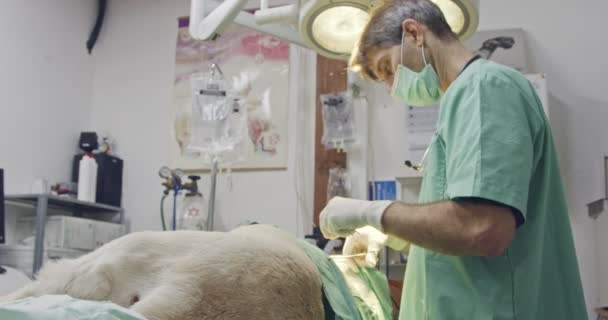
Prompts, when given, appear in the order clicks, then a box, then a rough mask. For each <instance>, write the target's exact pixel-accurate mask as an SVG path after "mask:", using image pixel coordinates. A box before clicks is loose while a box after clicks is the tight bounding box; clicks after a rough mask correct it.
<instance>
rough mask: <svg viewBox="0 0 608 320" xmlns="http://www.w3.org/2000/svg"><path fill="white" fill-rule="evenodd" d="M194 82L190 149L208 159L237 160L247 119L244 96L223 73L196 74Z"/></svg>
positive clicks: (193, 77)
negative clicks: (243, 103) (239, 94)
mask: <svg viewBox="0 0 608 320" xmlns="http://www.w3.org/2000/svg"><path fill="white" fill-rule="evenodd" d="M191 84H192V133H191V139H190V143H189V145H188V149H190V150H195V151H198V152H200V153H201V154H202V155H203V156H204V157H205V158H206V160H212V159H214V158H221V159H222V160H223V161H230V160H236V159H235V158H236V157H237V156H238V154H240V152H239V151H240V150H239V149H240V147H241V142H242V138H243V134H242V130H243V128H244V121H245V120H246V118H245V116H244V113H245V110H244V108H242V106H241V101H240V100H241V99H240V98H239V97H238V96H237V95H236V94H235V93H234V91H233V90H231V88H230V85H229V83H228V82H227V81H226V80H225V79H224V78H223V77H222V76H221V75H214V74H212V73H208V74H202V75H193V76H192V78H191Z"/></svg>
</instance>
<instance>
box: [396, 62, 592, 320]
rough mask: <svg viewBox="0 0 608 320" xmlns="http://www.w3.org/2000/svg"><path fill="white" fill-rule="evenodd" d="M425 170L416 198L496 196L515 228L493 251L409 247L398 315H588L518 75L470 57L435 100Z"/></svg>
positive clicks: (557, 194) (550, 150)
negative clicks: (505, 244)
mask: <svg viewBox="0 0 608 320" xmlns="http://www.w3.org/2000/svg"><path fill="white" fill-rule="evenodd" d="M423 168H424V178H423V182H422V187H421V192H420V199H419V201H420V203H430V202H437V201H442V200H458V199H466V198H478V199H485V200H490V201H494V202H497V203H500V204H503V205H506V206H508V207H511V208H512V209H514V213H515V214H516V217H518V218H517V219H516V220H517V221H518V228H517V230H516V233H515V239H514V240H513V242H512V243H511V245H510V247H509V248H508V249H507V250H506V251H505V252H504V254H502V255H501V256H498V257H456V256H450V255H445V254H440V253H436V252H433V251H431V250H427V249H424V248H421V247H417V246H412V248H411V250H410V255H409V258H408V265H407V270H406V272H405V283H404V292H403V297H402V302H401V310H400V315H399V319H400V320H426V319H430V320H506V319H509V320H511V319H517V320H540V319H547V320H549V319H551V320H562V319H563V320H575V319H576V320H583V319H588V317H587V311H586V307H585V301H584V298H583V290H582V287H581V281H580V275H579V270H578V264H577V258H576V252H575V249H574V242H573V239H572V231H571V229H570V221H569V219H568V211H567V206H566V201H565V197H564V191H563V187H562V181H561V178H560V172H559V166H558V161H557V156H556V150H555V146H554V143H553V138H552V135H551V129H550V128H549V123H548V121H547V119H546V117H545V114H544V111H543V108H542V103H541V101H540V99H539V98H538V96H537V95H536V92H535V90H534V88H533V87H532V85H531V84H530V83H529V82H528V81H527V80H526V79H525V78H524V77H523V76H522V75H521V74H520V73H519V72H517V71H516V70H513V69H511V68H508V67H505V66H502V65H499V64H496V63H493V62H490V61H487V60H481V59H479V60H477V61H475V62H473V63H471V64H470V65H469V66H468V67H467V68H466V69H465V70H464V71H463V72H462V73H461V74H460V75H459V76H458V78H457V79H456V80H455V81H454V82H453V83H452V84H451V85H450V87H449V88H448V90H447V91H446V93H445V95H444V96H443V98H442V101H441V105H440V111H439V119H438V121H437V130H436V133H435V137H434V139H433V141H432V143H431V144H430V148H429V153H428V156H427V160H426V162H425V163H423Z"/></svg>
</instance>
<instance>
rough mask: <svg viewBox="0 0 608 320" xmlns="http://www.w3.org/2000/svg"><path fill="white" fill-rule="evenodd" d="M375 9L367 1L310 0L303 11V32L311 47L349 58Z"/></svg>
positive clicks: (301, 26)
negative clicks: (372, 10)
mask: <svg viewBox="0 0 608 320" xmlns="http://www.w3.org/2000/svg"><path fill="white" fill-rule="evenodd" d="M371 8H372V5H371V3H370V1H368V0H348V1H328V0H309V1H308V2H307V3H305V4H304V6H303V7H302V10H301V11H300V33H302V36H303V38H304V41H305V42H306V43H307V44H308V46H309V47H311V48H313V49H314V50H315V51H317V52H319V53H320V54H322V55H324V56H327V57H330V58H334V59H348V57H349V56H350V53H351V51H352V49H353V46H354V44H355V42H356V41H357V40H359V37H360V36H361V33H362V32H363V29H364V28H365V25H366V24H367V21H368V20H369V11H370V9H371Z"/></svg>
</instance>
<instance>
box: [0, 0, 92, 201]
mask: <svg viewBox="0 0 608 320" xmlns="http://www.w3.org/2000/svg"><path fill="white" fill-rule="evenodd" d="M94 14H95V5H94V2H93V1H78V0H58V1H41V2H39V3H37V4H36V5H33V4H31V3H30V2H28V1H20V0H5V1H2V2H0V39H1V40H2V50H0V88H2V89H1V92H2V94H0V150H1V151H0V152H1V154H2V156H1V157H0V168H4V169H5V176H6V181H5V184H6V189H7V190H6V191H7V192H8V193H22V192H29V187H30V184H31V182H32V181H33V179H34V178H36V177H41V178H47V179H49V180H50V181H52V182H57V181H66V180H68V179H69V178H70V176H69V172H70V168H71V158H72V157H73V156H74V153H75V152H76V151H77V150H78V148H77V141H78V140H77V139H78V135H79V133H80V131H82V130H83V129H87V128H88V127H89V112H90V108H89V105H90V98H91V89H92V74H93V59H92V58H91V56H89V55H88V54H87V52H86V47H85V43H86V41H87V38H88V34H89V32H90V29H91V26H92V25H93V22H94Z"/></svg>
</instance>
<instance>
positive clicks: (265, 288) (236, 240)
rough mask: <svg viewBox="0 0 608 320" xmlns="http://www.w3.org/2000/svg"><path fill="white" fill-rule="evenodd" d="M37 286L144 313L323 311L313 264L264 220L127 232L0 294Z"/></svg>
mask: <svg viewBox="0 0 608 320" xmlns="http://www.w3.org/2000/svg"><path fill="white" fill-rule="evenodd" d="M45 294H67V295H70V296H72V297H74V298H79V299H86V300H96V301H111V302H114V303H116V304H118V305H121V306H124V307H130V308H132V309H133V310H135V311H137V312H139V313H140V314H141V315H143V316H144V317H146V319H149V320H205V319H218V320H221V319H231V320H241V319H264V320H272V319H281V320H283V319H290V320H316V319H323V318H324V312H323V304H322V296H321V280H320V276H319V273H318V271H317V269H316V267H315V265H314V264H313V263H312V262H311V260H310V259H309V258H308V257H307V256H306V254H305V253H304V252H303V251H302V250H301V249H300V248H299V247H298V245H297V243H296V242H295V238H294V237H292V236H291V235H289V234H288V233H286V232H283V231H281V230H279V229H277V228H274V227H271V226H264V225H252V226H246V227H241V228H238V229H235V230H233V231H230V232H225V233H224V232H196V231H176V232H139V233H132V234H129V235H127V236H124V237H122V238H120V239H117V240H114V241H112V242H110V243H108V244H107V245H105V246H103V247H101V248H99V249H97V250H96V251H94V252H91V253H89V254H87V255H84V256H82V257H80V258H78V259H74V260H61V261H59V262H57V263H48V264H47V265H45V267H44V268H43V269H42V270H41V271H40V273H39V276H38V279H37V280H36V281H34V282H32V283H31V284H29V285H27V286H26V287H24V288H22V289H20V290H18V291H16V292H14V293H12V294H10V295H7V296H4V297H0V302H1V301H12V300H16V299H22V298H26V297H32V296H40V295H45Z"/></svg>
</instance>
